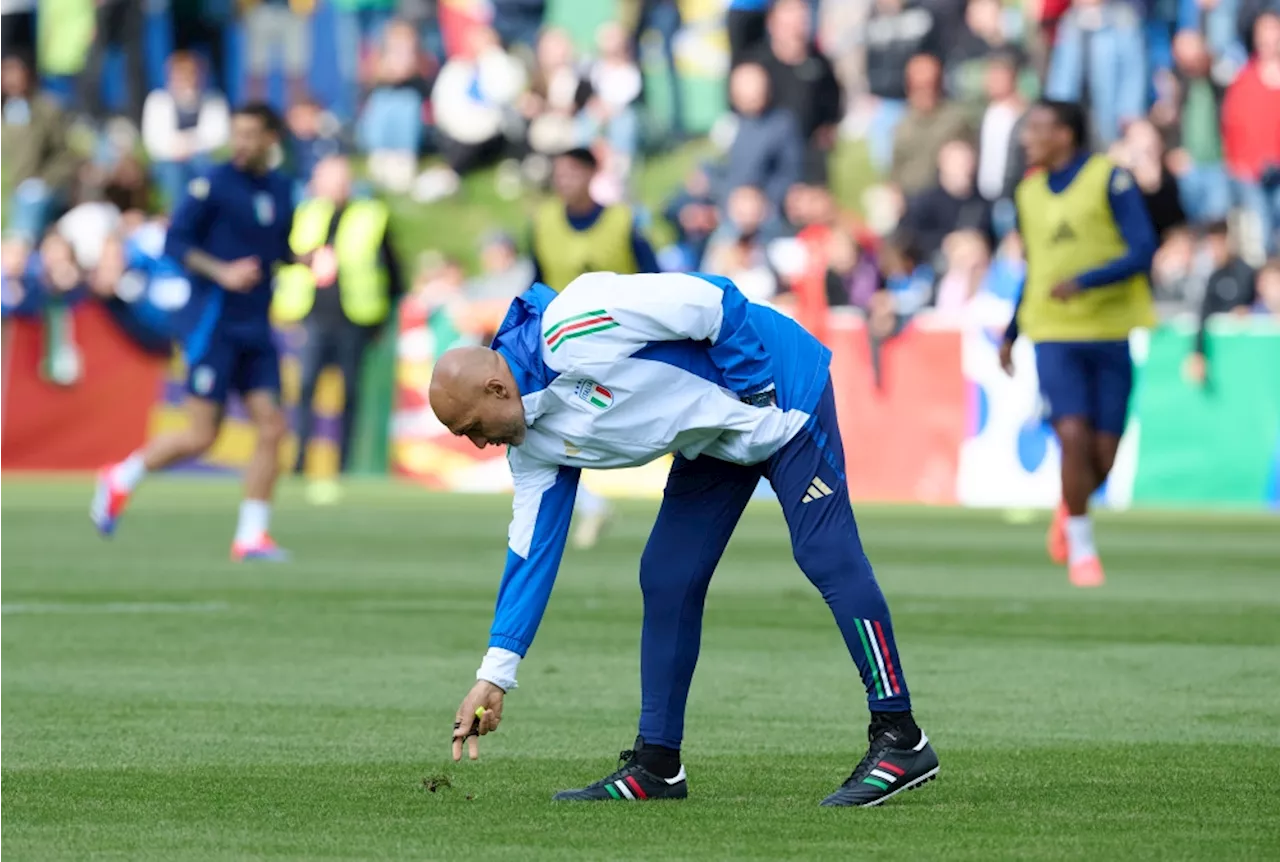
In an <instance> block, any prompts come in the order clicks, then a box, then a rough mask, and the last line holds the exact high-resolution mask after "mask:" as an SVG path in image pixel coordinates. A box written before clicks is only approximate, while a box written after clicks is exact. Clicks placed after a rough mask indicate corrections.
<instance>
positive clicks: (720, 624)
mask: <svg viewBox="0 0 1280 862" xmlns="http://www.w3.org/2000/svg"><path fill="white" fill-rule="evenodd" d="M88 494H89V488H88V485H87V484H86V483H85V482H83V481H78V480H75V481H73V480H47V479H46V480H42V481H35V480H20V481H15V480H7V481H5V483H4V486H3V527H4V530H3V532H4V546H3V550H4V570H3V609H4V617H3V650H4V652H3V785H2V786H3V827H4V830H3V852H4V855H5V857H6V858H7V859H12V860H46V859H69V860H83V859H119V860H164V862H175V860H245V859H272V860H278V859H299V860H301V859H326V860H338V859H415V860H421V859H439V860H453V859H458V860H481V862H495V860H512V862H517V860H518V862H529V860H544V859H545V860H600V859H627V860H632V859H637V858H644V859H663V860H678V859H689V860H698V862H707V860H717V859H726V860H729V859H732V860H744V859H751V860H766V859H807V860H834V859H871V858H884V859H901V860H919V859H942V860H990V859H1020V860H1026V859H1086V858H1087V859H1090V860H1101V859H1107V860H1112V859H1114V860H1130V859H1152V860H1170V859H1215V860H1221V859H1241V860H1246V859H1247V860H1260V859H1276V858H1280V521H1277V519H1275V518H1274V517H1264V516H1230V515H1221V514H1216V515H1191V514H1184V515H1157V514H1132V515H1120V516H1110V517H1108V516H1104V517H1103V518H1102V520H1101V523H1100V526H1099V540H1100V543H1101V547H1102V549H1103V552H1104V558H1105V560H1106V563H1107V566H1108V573H1109V575H1110V583H1109V584H1108V586H1107V587H1106V588H1105V589H1103V590H1099V591H1094V592H1081V591H1076V590H1073V589H1071V588H1070V587H1069V586H1068V585H1067V583H1066V579H1065V577H1064V576H1063V574H1062V573H1061V572H1060V571H1059V570H1056V569H1054V568H1053V567H1051V566H1050V565H1049V564H1048V563H1047V562H1046V561H1045V560H1044V558H1043V551H1042V530H1043V523H1035V524H1028V525H1022V526H1012V525H1008V524H1006V523H1004V522H1003V521H1002V520H1001V519H1000V518H999V516H998V515H996V514H992V513H975V512H965V511H951V510H948V511H937V510H925V509H893V508H875V507H866V508H865V509H860V522H861V527H862V532H863V537H864V540H865V543H866V545H867V548H868V553H869V554H870V556H871V559H872V561H873V563H874V564H875V566H876V570H877V572H878V574H879V577H880V580H881V583H882V585H883V587H884V589H885V592H886V593H887V594H888V597H889V601H890V606H891V607H892V609H893V612H894V619H895V623H896V626H897V632H898V640H899V643H900V645H901V650H902V659H903V663H904V666H905V669H906V672H907V674H908V675H909V678H910V683H911V687H912V692H913V694H914V697H915V706H916V714H917V716H918V718H919V720H920V722H921V724H922V725H923V726H924V727H925V729H926V730H927V731H928V733H929V735H930V736H931V737H932V738H933V740H934V742H935V744H936V746H937V749H938V752H939V755H940V756H941V758H942V772H941V775H940V777H939V780H938V781H936V782H933V783H931V784H929V785H927V786H926V787H925V788H923V789H921V790H920V791H918V792H914V793H909V794H904V795H903V796H901V797H899V798H897V799H895V800H893V801H891V802H890V803H889V804H887V805H885V806H884V807H883V808H879V809H872V810H852V811H851V810H827V809H819V808H818V806H817V803H818V801H819V800H820V799H821V798H822V797H823V796H824V795H825V794H826V793H827V792H829V791H830V790H831V789H833V788H834V787H835V786H836V785H837V784H838V783H839V782H840V780H841V779H843V778H844V776H845V775H846V773H847V772H848V770H849V769H850V768H851V767H852V766H853V764H854V763H855V762H856V760H857V759H858V757H859V756H860V755H861V753H862V751H863V747H864V745H865V741H864V732H865V711H864V708H865V707H864V702H863V697H862V693H861V691H860V688H861V686H860V684H859V682H858V680H857V678H856V675H855V674H854V672H853V669H852V664H851V662H850V661H849V659H848V657H847V655H846V653H845V651H844V648H843V645H842V644H841V642H840V640H839V637H838V634H837V631H836V628H835V626H834V625H833V623H832V621H831V619H830V618H829V616H828V613H827V609H826V607H825V606H824V605H823V603H822V601H821V600H820V598H819V597H818V595H817V592H816V591H815V590H813V588H812V587H811V586H810V585H809V584H808V583H807V582H806V581H805V579H804V577H803V576H802V575H801V574H800V572H799V571H798V570H797V569H796V568H795V565H794V563H793V562H792V560H791V557H790V552H789V549H788V547H787V543H786V534H785V530H784V527H783V524H782V521H781V517H780V515H779V514H778V512H777V510H776V507H775V506H773V505H771V504H759V505H757V506H754V507H753V508H752V509H751V511H750V512H749V513H748V515H747V517H746V519H745V521H744V523H743V525H742V528H740V530H739V532H738V536H737V537H736V538H735V540H734V542H733V544H732V546H731V547H730V550H729V553H728V555H727V556H726V558H725V560H724V563H723V564H722V566H721V568H720V570H719V572H718V573H717V575H716V579H715V581H714V582H713V585H712V589H711V595H710V598H709V601H708V609H707V618H706V629H705V633H704V642H703V650H702V660H701V664H700V666H699V668H698V674H697V677H696V678H695V680H694V688H693V696H692V699H691V702H690V709H689V721H688V728H687V738H686V748H685V763H686V765H687V767H688V769H689V774H690V792H691V798H690V799H689V800H688V801H687V802H684V803H661V804H653V805H628V804H610V805H597V806H580V805H579V806H574V805H552V804H551V803H550V802H549V801H548V800H549V797H550V795H551V794H552V792H554V791H556V790H558V789H561V788H564V787H569V786H574V785H578V784H581V783H585V782H587V781H590V780H594V779H596V778H598V777H600V776H602V775H603V774H604V773H605V772H606V771H607V770H610V769H611V768H612V767H613V764H614V760H613V756H614V754H615V753H616V752H617V751H618V750H619V749H621V748H625V747H628V746H629V743H630V742H631V739H632V737H633V736H634V734H635V718H636V711H637V704H638V683H637V677H638V673H637V648H638V642H639V624H640V596H639V590H638V587H637V585H636V565H637V560H638V558H639V553H640V549H641V547H642V545H643V542H644V539H645V535H646V532H647V530H648V527H649V525H650V523H651V521H652V516H653V511H654V504H652V503H636V504H630V505H627V506H625V507H624V508H623V517H622V518H621V519H620V520H619V521H618V523H617V524H616V528H615V529H614V531H613V532H612V533H611V534H610V535H608V537H607V538H606V539H605V541H604V542H603V544H602V545H601V546H600V548H599V549H598V550H596V551H594V552H592V553H590V554H574V553H572V552H571V553H570V554H568V555H567V557H566V561H565V565H564V569H563V571H562V573H561V577H560V580H559V583H558V585H557V588H556V591H555V593H554V595H553V596H552V600H551V606H550V609H549V610H548V613H547V616H546V619H545V621H544V624H543V627H542V630H541V633H540V634H539V637H538V642H537V644H536V645H535V647H534V649H533V651H532V652H531V653H530V656H529V659H528V660H527V661H526V662H525V665H524V667H523V668H522V672H521V688H520V689H519V690H517V691H515V692H514V693H512V694H511V695H510V696H509V697H508V699H507V709H506V718H505V721H504V724H503V727H502V730H501V731H500V732H499V733H498V734H497V735H496V736H493V737H488V738H486V739H485V740H484V741H483V746H482V755H481V760H480V761H479V762H477V763H465V762H464V763H462V764H458V765H455V764H453V763H452V762H451V761H449V760H448V755H447V752H448V738H449V733H450V729H451V723H452V719H453V711H454V709H455V708H456V706H457V703H458V701H459V699H460V698H461V696H462V695H463V693H464V692H465V691H466V689H467V688H468V686H469V685H470V684H471V680H472V678H473V672H474V670H475V667H476V665H477V664H478V662H479V659H480V655H481V653H482V652H483V650H484V645H485V639H486V633H487V626H488V623H489V616H490V611H491V606H492V602H493V596H494V593H495V590H496V586H497V580H498V576H499V570H500V567H501V565H502V561H503V558H504V554H505V550H504V543H505V529H506V516H507V505H508V503H507V501H506V500H504V499H502V498H496V497H494V498H486V497H457V496H451V497H443V496H432V495H429V494H426V493H423V492H421V491H419V490H417V489H413V488H407V487H402V486H396V485H392V484H383V483H378V484H367V485H360V484H357V485H355V486H353V487H352V488H351V489H350V490H349V493H348V494H347V497H346V499H345V500H344V502H343V504H342V505H341V506H340V507H335V508H323V509H317V508H309V507H307V506H305V505H304V504H303V502H302V494H301V489H300V488H297V487H289V488H286V489H285V492H284V494H283V495H282V500H281V503H280V506H279V511H278V514H277V518H276V524H277V526H276V530H275V533H276V535H277V538H278V539H279V540H280V541H281V543H282V544H285V545H286V546H287V547H290V548H291V549H293V550H294V551H295V552H296V554H297V560H296V562H293V563H290V564H287V565H284V566H279V567H237V566H234V565H232V564H230V563H229V562H227V561H226V555H227V547H228V543H229V536H230V531H231V529H232V526H233V522H234V516H235V505H236V499H237V489H236V487H235V486H234V485H232V484H231V483H230V482H226V481H222V480H211V479H205V480H191V479H181V480H177V479H174V480H165V479H161V480H157V481H155V482H154V483H153V484H151V485H149V486H148V487H146V488H144V489H143V491H142V493H141V494H140V496H139V498H138V500H137V501H136V504H135V507H134V508H133V510H132V511H130V513H129V515H128V517H126V518H125V520H124V521H123V523H122V526H121V528H120V532H119V535H118V536H117V538H116V539H114V540H113V541H111V542H102V541H100V540H99V539H98V538H97V537H96V536H95V535H94V534H93V532H92V530H91V528H90V526H89V523H88V521H87V518H86V516H85V511H86V507H87V504H88ZM440 777H447V778H448V783H449V784H450V785H451V786H447V787H442V788H440V789H439V790H437V791H436V792H434V793H432V792H428V791H427V790H426V789H425V788H424V786H423V781H424V779H426V778H440Z"/></svg>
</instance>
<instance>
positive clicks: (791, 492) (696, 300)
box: [430, 273, 938, 806]
mask: <svg viewBox="0 0 1280 862" xmlns="http://www.w3.org/2000/svg"><path fill="white" fill-rule="evenodd" d="M830 359H831V354H830V351H828V350H827V349H826V348H825V347H823V346H822V344H821V343H819V342H818V340H817V339H815V338H814V337H813V336H812V335H810V334H809V333H808V332H806V331H805V330H804V329H803V328H801V327H800V325H799V324H797V323H795V322H794V321H792V320H790V319H789V318H786V317H784V316H782V315H781V314H778V313H777V312H775V311H773V310H772V309H770V308H767V307H765V306H761V305H754V304H751V303H749V302H748V301H747V300H746V298H745V297H744V296H743V295H742V293H741V292H740V291H739V290H738V289H737V288H736V287H735V286H734V285H733V283H732V282H730V281H729V280H728V279H726V278H721V277H717V276H710V275H699V274H681V273H666V274H641V275H618V274H615V273H590V274H587V275H584V276H581V277H580V278H577V279H575V280H574V281H573V283H571V284H570V285H569V286H568V287H566V288H565V289H564V291H563V292H562V293H560V294H559V295H558V296H557V295H556V293H555V292H554V291H553V290H551V289H550V288H548V287H546V286H545V285H542V284H535V285H534V286H533V287H532V288H530V289H529V290H528V291H526V292H525V293H524V294H523V295H522V296H520V297H518V298H516V299H515V300H514V301H513V302H512V304H511V308H510V310H509V311H508V312H507V316H506V319H505V320H504V321H503V324H502V326H501V328H500V329H499V331H498V333H497V335H496V336H495V338H494V340H493V343H492V345H491V347H489V348H484V347H465V348H458V349H455V350H451V351H449V352H447V353H445V354H444V355H443V356H441V357H440V360H439V361H438V362H437V364H436V367H435V370H434V373H433V375H432V380H431V387H430V399H431V407H432V409H433V410H434V411H435V413H436V416H437V417H438V418H439V419H440V421H441V422H442V423H444V424H445V425H446V426H447V427H448V428H449V430H450V431H452V432H453V433H454V434H456V435H459V436H463V437H467V438H469V439H470V440H471V441H472V442H473V443H474V444H475V445H476V446H478V447H480V448H484V447H485V446H489V445H499V446H501V445H506V446H508V447H509V448H508V451H507V457H508V460H509V461H510V464H511V473H512V478H513V479H514V482H515V501H514V513H513V518H512V523H511V528H510V531H509V533H508V537H509V549H508V552H507V563H506V568H505V571H504V572H503V576H502V583H501V586H500V587H499V588H498V601H497V609H496V611H495V614H494V621H493V627H492V629H491V632H490V638H489V650H488V652H487V653H486V654H485V656H484V659H483V661H482V663H481V665H480V669H479V671H478V672H477V673H476V678H477V682H476V684H475V686H474V687H473V688H472V689H471V691H470V692H469V693H468V694H467V695H466V697H465V698H463V701H462V705H461V707H460V708H459V709H458V712H457V716H456V722H455V725H454V731H453V756H454V758H455V759H459V758H461V756H462V749H463V744H464V741H465V742H466V744H467V745H468V747H469V748H470V753H471V756H472V757H473V758H474V757H475V756H477V753H478V750H477V745H476V742H477V741H476V740H475V739H473V738H469V737H472V736H473V735H475V734H485V733H488V732H489V731H492V730H495V729H496V728H497V726H498V722H499V721H500V719H501V718H502V707H503V699H504V696H505V694H506V693H507V692H508V691H510V690H511V689H512V688H514V687H515V685H516V668H517V666H518V665H519V663H520V660H521V658H522V657H523V656H524V655H525V652H526V651H527V650H528V648H529V645H530V643H531V642H532V641H533V637H534V633H535V632H536V631H537V628H538V624H539V622H540V621H541V619H542V614H543V611H544V610H545V609H546V605H547V600H548V598H549V596H550V594H551V587H552V584H553V583H554V581H555V577H556V571H557V569H558V568H559V566H560V559H561V555H562V553H563V551H564V546H565V539H566V536H567V533H568V530H569V519H570V515H571V512H572V510H573V499H574V491H575V489H576V488H577V485H578V476H579V473H580V472H581V470H582V469H583V468H584V467H590V468H592V469H611V468H620V467H633V466H636V465H640V464H645V463H647V462H649V461H652V460H654V459H655V458H658V457H661V456H663V455H666V454H669V453H675V456H676V457H675V461H674V464H673V465H672V467H671V473H670V476H669V478H668V480H667V487H666V491H665V493H664V496H663V501H662V507H661V509H660V511H659V513H658V518H657V521H656V523H655V524H654V526H653V532H652V533H651V534H650V536H649V542H648V544H647V546H646V547H645V550H644V553H643V555H642V556H641V559H640V587H641V591H642V593H643V596H644V622H643V629H642V632H641V641H640V681H641V695H642V697H641V712H640V728H639V738H638V739H637V740H636V742H635V746H634V748H633V749H631V750H629V751H625V752H623V755H622V757H623V760H624V763H623V764H622V766H621V768H619V769H618V770H617V771H616V772H614V773H612V774H610V775H608V776H606V777H605V778H602V779H601V780H599V781H597V782H595V783H594V784H591V785H590V786H588V787H584V788H581V789H578V790H566V791H564V792H562V793H559V794H557V795H556V796H555V798H556V799H557V800H616V799H621V800H647V799H682V798H684V797H685V795H686V793H687V784H686V780H685V770H684V767H683V766H682V765H681V761H680V744H681V738H682V736H683V733H684V714H685V703H686V701H687V699H688V695H689V686H690V683H691V681H692V679H693V671H694V665H695V664H696V663H697V660H698V649H699V641H700V638H701V634H702V613H703V604H704V601H705V599H706V594H707V587H708V585H709V583H710V581H711V575H712V573H713V572H714V571H715V568H716V565H717V563H718V562H719V561H720V556H721V554H723V553H724V549H725V546H726V545H727V544H728V542H729V537H730V536H731V535H732V533H733V530H734V527H735V526H736V524H737V523H738V520H739V518H740V517H741V515H742V512H743V510H744V509H745V508H746V506H747V503H748V501H749V500H750V499H751V496H752V493H753V492H754V491H755V489H756V485H757V484H758V482H759V481H760V479H761V477H763V478H765V479H767V480H768V481H769V482H770V484H772V486H773V488H774V490H775V491H776V492H777V495H778V500H779V502H780V503H781V505H782V511H783V514H784V516H785V518H786V521H787V526H788V528H789V529H790V533H791V542H792V547H793V551H794V554H795V558H796V561H797V562H798V563H799V565H800V568H801V569H802V570H803V571H804V573H805V575H806V576H807V577H808V578H809V580H810V581H811V582H812V583H813V584H814V586H816V587H817V588H818V591H819V592H820V593H821V594H822V597H823V598H824V599H825V600H826V602H827V604H828V606H829V607H830V608H831V611H832V613H833V614H834V615H835V619H836V624H837V626H839V628H840V632H841V634H842V635H843V637H844V641H845V644H846V646H847V647H848V649H849V654H850V655H851V656H852V658H853V661H854V663H855V664H856V666H857V669H858V673H859V674H860V676H861V677H862V684H863V686H864V687H865V689H866V693H867V703H868V706H869V707H870V710H871V722H870V726H869V731H868V736H869V739H870V747H869V748H868V750H867V753H866V756H865V757H864V758H863V759H862V761H861V762H860V763H859V764H858V765H857V767H856V768H855V769H854V771H853V774H852V775H851V776H850V777H849V778H848V780H846V781H845V782H844V784H843V785H841V787H839V788H838V789H837V790H836V791H835V792H833V793H832V794H831V795H830V796H828V797H827V798H826V799H825V800H824V801H823V803H822V804H823V805H828V806H865V805H877V804H879V803H881V802H883V801H885V800H886V799H888V798H889V797H891V796H893V795H894V794H896V793H899V792H901V791H903V790H907V789H909V788H912V787H915V786H917V785H919V784H921V783H923V782H925V781H928V780H929V779H930V778H932V777H933V776H935V775H936V774H937V772H938V758H937V756H936V755H935V754H934V751H933V748H932V747H931V746H930V744H929V740H928V738H927V737H926V736H925V735H924V733H923V732H921V730H920V728H919V727H918V726H917V725H916V722H915V720H914V718H913V717H912V714H911V699H910V695H909V694H908V692H907V680H906V677H905V676H904V675H903V670H902V664H901V662H900V660H899V657H898V650H897V646H896V645H895V642H894V637H893V626H892V624H891V622H890V619H889V609H888V606H887V605H886V604H885V599H884V596H883V595H882V594H881V592H880V587H879V585H878V584H877V583H876V579H875V576H874V574H873V573H872V571H871V564H870V563H869V562H868V561H867V557H866V555H865V554H864V553H863V550H862V543H861V541H860V539H859V537H858V527H857V524H856V523H855V522H854V517H853V510H852V508H851V507H850V503H849V491H848V486H847V485H846V482H845V462H844V449H843V444H842V442H841V439H840V429H839V427H838V425H837V423H836V408H835V396H834V393H833V389H832V383H831V375H830V370H829V366H830ZM478 710H483V712H482V713H480V714H479V717H478V718H477V714H478Z"/></svg>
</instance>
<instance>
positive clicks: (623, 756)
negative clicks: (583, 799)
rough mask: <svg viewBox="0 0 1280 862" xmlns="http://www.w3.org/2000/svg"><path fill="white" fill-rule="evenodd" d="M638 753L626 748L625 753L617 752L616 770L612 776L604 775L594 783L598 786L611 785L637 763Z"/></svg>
mask: <svg viewBox="0 0 1280 862" xmlns="http://www.w3.org/2000/svg"><path fill="white" fill-rule="evenodd" d="M638 758H639V752H637V751H636V750H635V749H631V748H628V749H627V750H626V751H620V752H618V768H617V769H615V770H614V771H613V773H612V774H610V775H606V776H605V777H604V778H601V779H600V780H599V781H597V782H596V784H598V785H601V786H603V785H605V784H612V783H613V782H615V781H617V780H618V779H619V778H621V777H622V776H623V775H624V774H625V773H627V772H628V771H629V770H630V768H631V766H632V765H634V764H636V763H637V760H638Z"/></svg>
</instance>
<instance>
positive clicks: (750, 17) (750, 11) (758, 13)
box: [724, 0, 769, 69]
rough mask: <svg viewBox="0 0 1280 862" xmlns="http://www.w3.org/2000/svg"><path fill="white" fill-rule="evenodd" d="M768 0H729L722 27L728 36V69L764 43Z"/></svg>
mask: <svg viewBox="0 0 1280 862" xmlns="http://www.w3.org/2000/svg"><path fill="white" fill-rule="evenodd" d="M768 13H769V0H729V8H728V11H727V12H726V13H725V21H724V26H725V30H726V31H727V32H728V35H729V68H730V69H733V68H734V67H735V66H737V65H738V64H739V63H741V62H742V61H743V60H744V59H745V58H746V57H747V55H748V54H751V53H752V52H754V51H755V49H756V47H757V46H758V45H760V44H762V43H763V42H764V29H765V19H766V17H767V16H768Z"/></svg>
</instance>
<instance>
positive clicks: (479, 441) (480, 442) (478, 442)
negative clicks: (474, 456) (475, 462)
mask: <svg viewBox="0 0 1280 862" xmlns="http://www.w3.org/2000/svg"><path fill="white" fill-rule="evenodd" d="M467 439H469V440H470V441H471V444H472V445H473V446H475V447H476V448H477V449H483V448H484V447H485V446H488V445H489V441H488V440H487V439H485V438H484V437H481V436H480V435H479V434H468V435H467Z"/></svg>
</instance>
